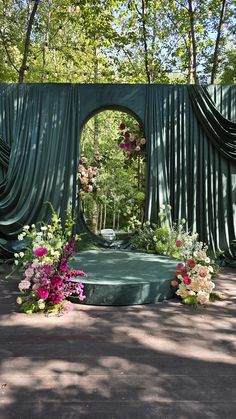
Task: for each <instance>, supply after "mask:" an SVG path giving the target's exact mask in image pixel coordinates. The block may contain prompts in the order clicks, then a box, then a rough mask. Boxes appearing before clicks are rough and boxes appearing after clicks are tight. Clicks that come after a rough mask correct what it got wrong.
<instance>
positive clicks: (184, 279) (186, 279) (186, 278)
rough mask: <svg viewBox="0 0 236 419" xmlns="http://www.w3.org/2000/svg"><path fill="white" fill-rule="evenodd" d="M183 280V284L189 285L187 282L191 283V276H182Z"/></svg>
mask: <svg viewBox="0 0 236 419" xmlns="http://www.w3.org/2000/svg"><path fill="white" fill-rule="evenodd" d="M183 282H184V283H185V285H189V284H191V282H192V281H191V278H189V276H185V277H184V278H183Z"/></svg>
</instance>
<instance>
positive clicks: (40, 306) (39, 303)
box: [38, 300, 45, 310]
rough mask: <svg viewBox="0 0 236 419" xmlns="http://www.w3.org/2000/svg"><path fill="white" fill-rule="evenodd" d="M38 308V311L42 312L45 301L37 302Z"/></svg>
mask: <svg viewBox="0 0 236 419" xmlns="http://www.w3.org/2000/svg"><path fill="white" fill-rule="evenodd" d="M38 307H39V309H40V310H43V309H44V308H45V301H44V300H38Z"/></svg>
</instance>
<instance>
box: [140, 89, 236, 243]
mask: <svg viewBox="0 0 236 419" xmlns="http://www.w3.org/2000/svg"><path fill="white" fill-rule="evenodd" d="M199 87H200V86H199ZM189 88H190V89H191V88H192V86H190V87H188V88H187V86H181V85H180V86H174V88H173V86H161V87H160V88H159V89H152V88H149V89H148V93H147V107H146V124H145V125H146V127H147V133H148V135H147V137H148V139H149V142H148V155H149V167H150V168H149V176H148V187H147V196H148V205H147V218H150V219H151V220H152V221H154V222H155V221H156V220H157V206H156V202H158V204H161V203H165V202H169V203H170V204H171V205H172V215H173V219H174V220H178V219H181V218H185V219H187V220H188V226H189V228H190V229H192V230H193V231H197V232H198V233H199V235H200V238H201V239H202V240H203V241H205V242H207V243H209V245H210V246H211V247H212V248H213V249H214V250H217V249H228V248H229V246H230V242H231V241H232V239H233V238H234V237H235V233H236V162H235V161H233V158H231V159H228V158H227V159H226V158H225V154H224V153H222V152H220V151H219V147H216V145H215V143H214V142H213V141H212V137H211V136H210V134H209V127H208V123H209V125H210V124H211V120H210V121H208V118H207V112H206V109H203V107H202V112H203V113H204V111H205V113H204V115H205V120H204V128H205V130H204V128H203V124H202V123H199V121H198V118H197V115H195V113H194V111H193V107H192V102H191V99H190V97H189ZM197 89H198V87H196V90H197ZM199 90H200V89H199ZM234 92H235V93H236V89H234ZM224 100H226V97H224ZM207 110H208V109H207ZM235 128H236V124H235V123H232V129H235ZM206 133H208V136H207V135H206ZM223 139H224V137H221V138H220V142H221V143H222V142H223ZM215 141H216V140H215ZM232 145H233V146H232V152H235V151H236V141H235V142H234V143H233V142H232ZM221 147H223V145H222V144H221ZM233 150H234V151H233ZM227 157H228V156H227ZM158 206H159V205H158Z"/></svg>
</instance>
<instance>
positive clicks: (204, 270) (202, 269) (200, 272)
mask: <svg viewBox="0 0 236 419" xmlns="http://www.w3.org/2000/svg"><path fill="white" fill-rule="evenodd" d="M199 275H200V276H201V277H202V278H204V277H205V276H206V275H207V268H201V269H199Z"/></svg>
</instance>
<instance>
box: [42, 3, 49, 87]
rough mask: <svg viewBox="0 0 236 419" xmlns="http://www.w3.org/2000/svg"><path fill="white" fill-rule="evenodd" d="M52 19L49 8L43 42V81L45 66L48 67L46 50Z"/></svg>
mask: <svg viewBox="0 0 236 419" xmlns="http://www.w3.org/2000/svg"><path fill="white" fill-rule="evenodd" d="M50 20H51V12H50V10H49V12H48V16H47V24H46V30H45V34H44V43H43V64H42V74H41V81H42V82H43V81H44V79H45V67H46V50H47V48H48V41H49V39H48V31H49V25H50Z"/></svg>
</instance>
